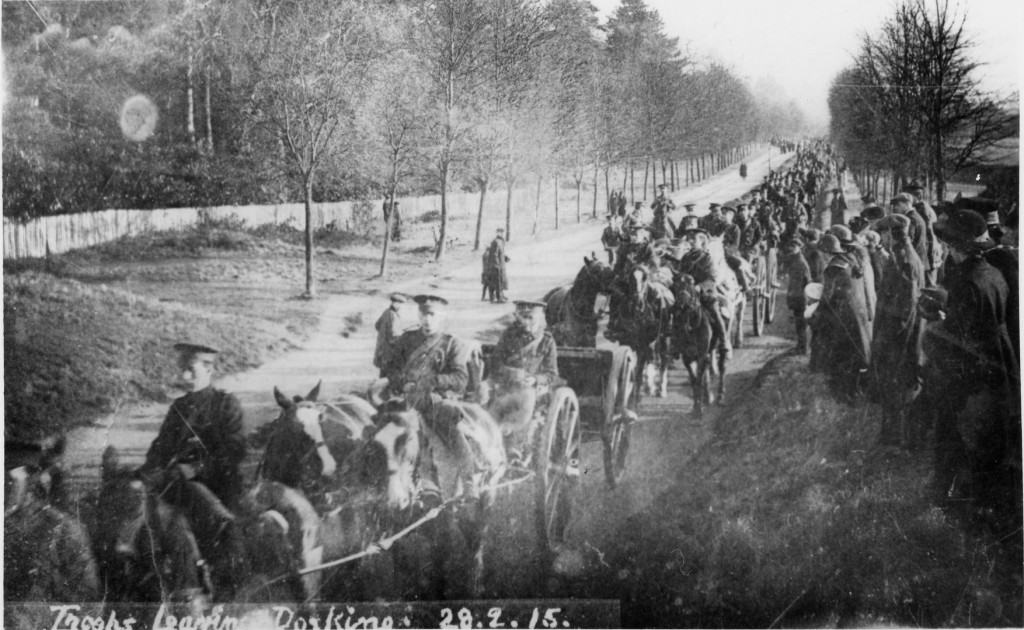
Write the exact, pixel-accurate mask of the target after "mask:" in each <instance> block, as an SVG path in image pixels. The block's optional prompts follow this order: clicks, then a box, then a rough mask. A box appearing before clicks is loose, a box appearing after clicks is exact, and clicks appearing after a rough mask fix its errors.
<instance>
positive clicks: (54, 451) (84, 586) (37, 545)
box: [4, 440, 100, 602]
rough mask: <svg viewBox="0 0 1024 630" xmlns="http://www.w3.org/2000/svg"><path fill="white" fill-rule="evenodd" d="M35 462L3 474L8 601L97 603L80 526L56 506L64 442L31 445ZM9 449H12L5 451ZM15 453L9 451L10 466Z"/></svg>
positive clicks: (85, 535)
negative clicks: (57, 461) (60, 459)
mask: <svg viewBox="0 0 1024 630" xmlns="http://www.w3.org/2000/svg"><path fill="white" fill-rule="evenodd" d="M32 446H33V447H38V448H33V449H32V451H33V452H32V453H31V455H32V457H31V459H33V460H34V461H32V462H31V463H30V462H25V463H24V465H21V466H12V467H11V468H10V469H8V470H7V471H6V474H5V493H4V596H5V598H6V599H7V600H8V601H29V602H35V601H47V602H83V601H96V600H97V599H99V597H98V596H99V593H100V591H99V577H98V573H97V568H96V560H95V558H94V556H93V552H92V548H91V544H90V542H89V535H88V533H87V532H86V530H85V528H84V527H83V526H82V523H80V522H79V521H78V519H76V518H74V517H73V516H71V515H69V514H67V513H66V512H64V511H63V510H61V509H58V507H57V506H56V505H54V502H55V501H54V499H55V493H56V494H59V489H57V488H56V487H55V485H59V482H58V479H59V477H60V471H59V466H58V465H57V463H56V460H58V459H59V457H60V456H61V455H62V454H63V448H64V442H63V440H60V441H58V443H57V444H49V443H48V444H45V445H35V444H34V445H32ZM5 450H8V449H5ZM12 455H13V453H11V452H10V451H9V450H8V452H7V462H8V465H10V464H11V462H12V460H13V459H15V458H14V457H12Z"/></svg>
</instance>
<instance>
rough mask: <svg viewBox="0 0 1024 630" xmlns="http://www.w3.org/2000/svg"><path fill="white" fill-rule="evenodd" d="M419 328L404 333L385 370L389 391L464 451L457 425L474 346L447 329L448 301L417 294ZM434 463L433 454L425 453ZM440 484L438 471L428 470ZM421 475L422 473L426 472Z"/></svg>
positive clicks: (449, 443) (430, 477)
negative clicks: (449, 332)
mask: <svg viewBox="0 0 1024 630" xmlns="http://www.w3.org/2000/svg"><path fill="white" fill-rule="evenodd" d="M413 300H414V301H415V302H416V303H417V304H418V305H419V311H420V327H419V328H418V329H416V330H409V331H406V332H405V333H403V334H402V336H401V337H399V338H398V341H397V342H395V346H394V350H393V352H392V354H391V357H390V360H389V361H388V364H387V367H386V368H385V374H386V377H387V379H388V389H389V390H390V391H391V393H392V394H395V395H404V397H405V403H406V404H407V405H408V406H409V407H411V408H413V409H415V410H416V411H418V412H419V413H420V415H422V416H423V420H424V422H425V423H426V424H427V426H428V427H429V428H430V429H431V431H432V432H433V433H435V434H437V435H438V437H439V438H440V439H441V440H442V441H444V442H445V444H446V445H447V446H448V447H449V448H451V449H460V448H461V446H460V444H461V441H460V440H459V439H458V435H457V429H456V426H457V425H458V423H459V420H461V418H462V411H461V409H460V407H459V402H460V401H461V400H462V398H463V396H464V395H465V393H466V387H467V385H468V384H469V358H470V348H469V346H468V345H467V344H466V343H465V342H463V341H462V340H460V339H458V338H457V337H455V336H454V335H450V334H448V333H447V332H445V327H446V323H447V314H448V311H447V306H448V300H446V299H444V298H443V297H439V296H436V295H417V296H416V297H415V298H413ZM422 460H424V464H425V465H427V466H431V462H430V460H431V458H430V457H429V456H427V457H423V458H422ZM424 473H425V475H426V479H425V480H430V481H432V482H434V483H436V479H434V477H436V471H434V470H433V469H428V470H425V471H424ZM421 477H422V475H421Z"/></svg>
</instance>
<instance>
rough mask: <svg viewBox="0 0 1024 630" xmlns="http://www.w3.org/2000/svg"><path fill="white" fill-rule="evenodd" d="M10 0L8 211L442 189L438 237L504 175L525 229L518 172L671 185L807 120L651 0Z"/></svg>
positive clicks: (527, 179)
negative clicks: (137, 105)
mask: <svg viewBox="0 0 1024 630" xmlns="http://www.w3.org/2000/svg"><path fill="white" fill-rule="evenodd" d="M3 12H4V13H3V18H4V19H3V44H4V47H5V53H6V57H7V59H8V68H9V69H8V75H9V85H10V91H9V94H10V95H11V98H10V100H9V102H8V104H7V108H6V111H5V125H4V149H3V151H4V212H5V214H6V215H10V216H21V217H31V216H38V215H41V214H48V213H60V212H70V211H89V210H95V209H100V208H104V207H134V208H146V207H168V206H177V205H181V206H204V205H220V204H245V203H255V202H276V201H288V200H294V199H299V198H301V199H303V200H304V201H305V203H306V206H307V217H308V215H309V206H310V204H311V203H313V202H314V200H316V201H320V200H333V199H344V198H358V197H370V196H380V195H381V193H384V192H390V193H392V194H403V193H439V194H440V195H441V208H440V225H439V232H440V238H439V239H438V246H437V252H436V256H437V258H439V259H440V258H441V257H442V256H443V255H444V247H445V243H446V241H447V240H448V239H447V238H446V231H447V224H448V221H447V219H448V204H447V200H446V195H447V193H448V192H449V191H450V190H453V189H459V188H461V189H464V190H474V191H477V192H479V194H480V211H481V213H482V211H483V207H484V199H485V196H486V195H487V194H489V193H490V192H491V191H493V190H494V189H495V188H499V187H500V188H504V189H505V191H506V194H507V195H508V197H507V199H508V201H507V202H506V223H507V228H508V230H509V232H511V227H512V224H511V217H512V213H513V211H514V210H515V209H514V208H513V207H512V205H511V190H512V188H513V187H514V186H517V185H524V184H527V183H529V184H531V185H532V184H533V183H534V182H535V183H536V184H537V185H538V187H539V186H540V184H541V183H542V182H543V181H544V180H545V179H547V178H549V177H554V178H556V182H557V177H558V176H560V175H561V176H562V177H571V178H572V179H573V180H574V181H575V184H576V187H577V190H579V189H580V187H581V186H582V184H583V182H584V181H585V180H592V181H593V183H594V185H595V187H596V185H597V182H598V179H599V176H600V175H601V174H603V175H604V180H605V185H606V187H607V186H608V177H609V172H611V171H613V170H619V169H626V170H627V171H630V172H632V171H633V169H643V171H644V190H647V186H648V185H649V186H650V188H651V189H653V188H654V186H655V184H656V183H659V180H660V182H665V183H671V184H675V183H676V182H680V181H681V180H682V179H684V178H687V179H688V178H690V177H692V176H693V175H694V174H693V173H692V171H693V169H694V164H704V163H705V160H713V159H716V158H717V159H719V160H721V156H723V155H727V154H730V153H731V154H735V151H736V150H737V148H738V147H741V146H743V145H745V144H747V143H749V142H751V141H753V140H755V139H757V138H759V137H761V138H763V137H768V136H771V135H790V134H793V133H796V132H797V131H798V129H799V127H800V126H802V122H803V121H802V117H801V116H800V114H799V113H798V112H797V110H796V108H795V105H792V104H791V103H788V104H781V105H780V104H779V103H777V102H759V101H758V100H757V99H755V98H754V97H753V96H752V94H751V91H750V90H749V89H748V87H747V86H746V85H745V84H744V83H743V82H742V81H741V80H740V79H739V78H737V77H736V76H735V75H734V74H733V73H732V72H731V71H729V70H728V69H726V68H724V67H722V66H720V65H717V64H714V63H704V62H701V63H698V62H697V61H696V60H695V59H693V58H691V57H689V56H686V55H684V54H683V53H682V52H681V51H680V48H679V43H678V41H677V40H676V39H673V38H670V37H668V36H667V35H666V34H665V32H664V28H663V24H662V22H661V19H660V17H659V16H658V14H657V13H656V12H655V11H653V10H651V9H649V8H648V7H647V6H646V5H645V4H644V2H643V0H622V4H621V5H620V6H619V7H618V8H617V9H616V11H615V12H614V14H613V15H612V16H611V17H610V18H609V19H608V20H607V22H606V23H603V24H602V23H601V21H600V20H599V18H598V16H597V13H596V9H595V8H594V7H593V6H592V5H591V4H590V3H589V2H588V1H587V0H544V1H542V0H173V1H172V2H164V1H162V0H149V1H141V2H134V1H133V2H98V3H96V2H90V3H55V4H53V5H39V4H35V3H5V4H4V6H3ZM136 93H142V94H145V95H147V96H148V97H149V98H150V99H152V101H153V102H155V103H156V105H157V107H158V108H159V110H160V123H159V125H158V126H157V130H156V133H155V134H154V135H153V136H152V137H151V138H149V139H148V140H146V141H145V142H143V143H137V142H132V141H130V140H128V139H125V138H124V137H122V136H121V134H120V130H119V128H118V122H117V115H116V113H117V112H118V110H119V107H120V104H121V103H123V102H124V101H125V99H127V98H128V97H130V96H131V95H133V94H136ZM680 164H682V169H680ZM681 171H683V172H681ZM579 214H580V208H579V202H577V217H579ZM481 219H482V217H478V221H477V235H476V245H477V247H479V240H480V223H481ZM308 228H309V226H308V221H307V261H309V260H310V256H311V252H312V247H311V233H310V231H309V229H308ZM389 233H390V230H387V231H385V234H389ZM510 236H511V234H510ZM386 247H387V244H386V243H385V248H386ZM385 252H386V249H385ZM385 261H386V253H385ZM307 269H311V266H310V265H309V264H307ZM307 275H308V280H307V283H308V287H307V289H308V291H310V292H312V289H313V287H312V275H311V271H310V272H309V273H308V274H307Z"/></svg>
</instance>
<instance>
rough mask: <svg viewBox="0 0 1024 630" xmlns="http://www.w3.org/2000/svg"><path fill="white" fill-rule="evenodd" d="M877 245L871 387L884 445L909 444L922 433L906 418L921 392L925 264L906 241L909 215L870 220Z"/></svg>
mask: <svg viewBox="0 0 1024 630" xmlns="http://www.w3.org/2000/svg"><path fill="white" fill-rule="evenodd" d="M875 227H876V229H877V233H878V235H879V237H880V239H881V242H882V247H883V248H884V249H885V250H886V251H887V252H888V254H889V255H888V256H887V257H885V258H882V259H880V260H882V261H883V262H882V267H881V269H880V271H881V280H880V282H879V285H878V308H877V310H876V312H875V321H874V339H873V344H872V347H871V357H872V366H873V368H874V369H873V373H874V377H875V378H874V382H875V388H876V391H877V393H878V397H879V402H881V406H882V427H881V432H880V436H879V441H880V442H881V443H882V444H884V445H891V446H902V447H913V446H916V445H918V444H919V443H920V440H921V438H922V436H921V431H920V430H919V429H920V427H917V428H916V430H915V428H914V427H911V426H910V425H909V423H908V419H909V415H908V412H909V410H910V405H911V403H912V402H913V401H914V399H915V398H916V396H917V394H918V393H919V392H920V387H921V386H920V375H921V365H922V354H921V341H922V334H923V333H924V328H923V326H922V325H921V324H922V322H921V319H920V317H918V313H917V301H918V298H919V297H920V295H921V289H923V288H924V283H925V278H924V265H923V264H922V263H921V259H920V258H918V257H917V252H916V251H915V250H914V248H913V247H912V246H911V245H910V237H909V235H908V234H907V232H908V231H909V229H910V220H909V219H907V218H906V217H905V216H903V215H901V214H893V215H890V216H888V217H885V218H884V219H881V220H880V221H878V222H877V223H876V224H875Z"/></svg>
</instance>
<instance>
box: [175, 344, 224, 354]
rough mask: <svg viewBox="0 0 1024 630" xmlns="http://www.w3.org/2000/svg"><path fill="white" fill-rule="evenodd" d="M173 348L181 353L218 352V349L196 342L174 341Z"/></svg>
mask: <svg viewBox="0 0 1024 630" xmlns="http://www.w3.org/2000/svg"><path fill="white" fill-rule="evenodd" d="M174 349H175V350H177V351H178V352H180V353H181V354H187V355H193V354H220V351H219V350H217V349H215V348H211V347H210V346H204V345H202V344H198V343H176V344H174Z"/></svg>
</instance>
